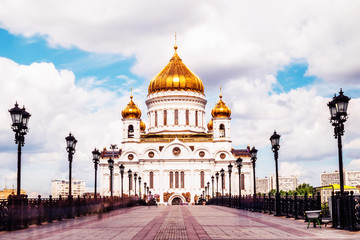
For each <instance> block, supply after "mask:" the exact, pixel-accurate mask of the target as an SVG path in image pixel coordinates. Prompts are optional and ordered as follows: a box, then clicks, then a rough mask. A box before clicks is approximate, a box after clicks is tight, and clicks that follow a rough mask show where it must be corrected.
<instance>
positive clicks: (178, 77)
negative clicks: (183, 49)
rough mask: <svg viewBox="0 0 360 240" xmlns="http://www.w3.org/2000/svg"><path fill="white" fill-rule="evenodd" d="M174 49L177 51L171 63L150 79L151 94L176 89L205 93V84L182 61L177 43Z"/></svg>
mask: <svg viewBox="0 0 360 240" xmlns="http://www.w3.org/2000/svg"><path fill="white" fill-rule="evenodd" d="M174 49H175V53H174V55H173V56H172V58H171V59H170V61H169V63H168V64H167V65H166V66H165V67H164V68H163V70H161V72H159V73H158V74H157V75H156V76H155V77H154V78H153V79H152V80H151V81H150V84H149V90H148V92H149V94H150V93H154V92H160V91H174V90H183V91H193V92H199V93H204V85H203V83H202V81H201V79H200V78H199V77H198V76H196V75H195V74H194V73H193V72H192V71H191V70H190V69H189V68H187V67H186V65H185V64H184V63H183V62H182V60H181V58H180V57H179V55H178V54H177V46H176V45H175V46H174Z"/></svg>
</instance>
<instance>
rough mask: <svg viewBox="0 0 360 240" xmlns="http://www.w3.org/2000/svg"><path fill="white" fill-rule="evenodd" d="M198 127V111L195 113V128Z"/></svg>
mask: <svg viewBox="0 0 360 240" xmlns="http://www.w3.org/2000/svg"><path fill="white" fill-rule="evenodd" d="M197 125H198V111H197V110H196V111H195V126H197Z"/></svg>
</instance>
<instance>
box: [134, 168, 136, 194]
mask: <svg viewBox="0 0 360 240" xmlns="http://www.w3.org/2000/svg"><path fill="white" fill-rule="evenodd" d="M134 180H135V194H134V196H135V197H136V180H137V173H134Z"/></svg>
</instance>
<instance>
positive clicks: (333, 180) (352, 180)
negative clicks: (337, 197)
mask: <svg viewBox="0 0 360 240" xmlns="http://www.w3.org/2000/svg"><path fill="white" fill-rule="evenodd" d="M339 175H340V174H339V172H338V171H335V172H330V173H327V172H324V173H321V174H320V182H321V186H327V185H331V184H340V176H339ZM344 185H348V186H351V187H356V186H360V171H344Z"/></svg>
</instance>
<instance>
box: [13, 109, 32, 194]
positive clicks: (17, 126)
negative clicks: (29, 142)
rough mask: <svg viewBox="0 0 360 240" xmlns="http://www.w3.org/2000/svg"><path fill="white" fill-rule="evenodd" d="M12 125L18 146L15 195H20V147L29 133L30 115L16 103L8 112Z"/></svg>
mask: <svg viewBox="0 0 360 240" xmlns="http://www.w3.org/2000/svg"><path fill="white" fill-rule="evenodd" d="M9 112H10V116H11V120H12V125H11V128H12V130H13V131H14V132H15V144H17V145H18V162H17V186H16V187H17V190H16V195H18V196H20V193H21V147H23V146H24V144H25V135H26V134H27V132H28V131H29V128H28V126H27V125H28V123H29V119H30V117H31V114H30V113H28V112H27V111H25V107H23V108H22V109H21V108H19V105H18V104H17V102H16V103H15V107H13V108H12V109H10V110H9Z"/></svg>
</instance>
